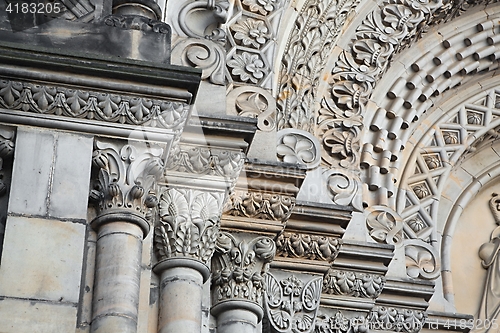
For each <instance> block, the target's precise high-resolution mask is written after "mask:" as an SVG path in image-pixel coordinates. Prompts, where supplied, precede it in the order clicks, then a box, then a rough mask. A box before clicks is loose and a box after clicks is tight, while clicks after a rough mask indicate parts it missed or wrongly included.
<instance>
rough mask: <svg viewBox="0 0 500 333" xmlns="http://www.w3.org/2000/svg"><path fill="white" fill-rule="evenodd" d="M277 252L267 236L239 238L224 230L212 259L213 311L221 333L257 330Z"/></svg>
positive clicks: (252, 332)
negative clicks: (271, 263) (271, 266)
mask: <svg viewBox="0 0 500 333" xmlns="http://www.w3.org/2000/svg"><path fill="white" fill-rule="evenodd" d="M275 253H276V245H275V244H274V241H273V240H272V239H271V238H269V237H265V236H260V237H256V238H253V239H248V240H238V239H237V238H236V237H234V236H233V235H231V234H229V233H227V232H222V233H220V234H219V236H218V238H217V245H216V254H215V255H214V260H212V272H213V275H212V286H213V293H212V296H213V301H212V303H213V304H214V306H213V307H212V314H213V315H214V316H216V317H217V332H218V333H233V332H238V333H256V332H257V324H258V323H259V322H260V321H261V320H262V316H263V313H264V311H263V309H262V292H263V284H264V277H263V274H264V273H266V272H267V270H268V268H269V267H268V266H269V263H270V262H271V261H272V260H273V258H274V255H275Z"/></svg>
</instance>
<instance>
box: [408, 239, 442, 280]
mask: <svg viewBox="0 0 500 333" xmlns="http://www.w3.org/2000/svg"><path fill="white" fill-rule="evenodd" d="M404 247H405V256H406V274H407V275H408V276H409V277H411V278H414V279H416V278H422V279H426V280H433V279H436V278H437V277H438V276H439V275H440V274H441V265H440V260H439V255H438V254H437V252H436V250H435V249H434V247H432V245H430V244H428V243H426V242H424V241H423V240H421V239H411V240H406V241H405V242H404Z"/></svg>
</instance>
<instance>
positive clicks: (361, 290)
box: [323, 269, 385, 299]
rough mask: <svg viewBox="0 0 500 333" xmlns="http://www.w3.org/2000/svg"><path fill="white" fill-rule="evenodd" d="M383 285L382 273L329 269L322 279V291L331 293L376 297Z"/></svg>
mask: <svg viewBox="0 0 500 333" xmlns="http://www.w3.org/2000/svg"><path fill="white" fill-rule="evenodd" d="M384 285H385V277H384V276H382V275H375V274H367V273H355V272H350V271H339V270H333V269H330V270H329V271H328V273H326V275H325V277H324V280H323V292H324V293H326V294H331V295H342V296H352V297H359V298H371V299H376V298H377V297H379V296H380V293H381V292H382V289H383V288H384Z"/></svg>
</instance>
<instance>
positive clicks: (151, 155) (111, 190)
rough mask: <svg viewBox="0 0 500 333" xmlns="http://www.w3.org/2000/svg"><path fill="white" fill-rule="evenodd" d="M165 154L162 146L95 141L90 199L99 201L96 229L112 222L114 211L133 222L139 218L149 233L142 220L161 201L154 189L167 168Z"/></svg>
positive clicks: (93, 222)
mask: <svg viewBox="0 0 500 333" xmlns="http://www.w3.org/2000/svg"><path fill="white" fill-rule="evenodd" d="M162 154H163V149H162V148H161V147H159V146H153V147H150V148H143V147H138V146H136V145H133V144H121V143H119V142H106V141H101V140H96V141H95V143H94V153H93V155H92V166H93V168H94V171H95V172H94V177H93V180H92V183H93V184H92V185H93V186H92V189H91V191H90V199H92V200H93V201H95V202H96V203H97V217H96V218H95V219H94V220H93V221H92V224H93V226H94V228H98V227H99V226H100V225H101V224H103V223H107V222H112V221H111V220H110V219H108V217H109V216H111V215H113V214H128V215H130V219H131V221H135V220H137V219H138V222H136V223H138V224H140V226H141V227H142V228H143V229H144V231H145V235H146V234H147V231H148V230H149V226H147V224H145V221H142V220H144V219H145V218H146V214H147V213H148V212H149V211H150V209H151V208H153V207H155V206H156V204H157V202H158V199H157V198H156V196H155V194H154V191H153V190H154V187H155V185H156V181H157V180H158V178H159V177H160V176H161V174H162V172H163V168H164V164H163V161H162V159H161V156H162ZM134 216H136V217H134ZM141 221H142V222H141Z"/></svg>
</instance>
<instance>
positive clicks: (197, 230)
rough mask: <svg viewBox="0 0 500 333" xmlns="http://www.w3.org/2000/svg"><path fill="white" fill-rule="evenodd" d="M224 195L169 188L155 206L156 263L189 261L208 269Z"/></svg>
mask: <svg viewBox="0 0 500 333" xmlns="http://www.w3.org/2000/svg"><path fill="white" fill-rule="evenodd" d="M222 201H223V193H216V192H203V191H198V190H191V189H174V188H169V189H166V190H164V191H163V192H162V194H161V196H160V201H159V203H158V210H159V221H158V222H157V225H156V226H155V233H154V249H155V253H156V256H157V259H158V261H159V262H161V261H163V260H166V259H169V258H173V257H181V258H192V259H195V260H197V261H200V262H202V263H204V264H205V265H207V264H208V263H209V262H210V259H211V258H212V254H213V252H214V249H215V243H216V238H217V234H218V232H219V224H220V211H221V209H220V207H221V205H222Z"/></svg>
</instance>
